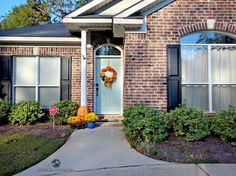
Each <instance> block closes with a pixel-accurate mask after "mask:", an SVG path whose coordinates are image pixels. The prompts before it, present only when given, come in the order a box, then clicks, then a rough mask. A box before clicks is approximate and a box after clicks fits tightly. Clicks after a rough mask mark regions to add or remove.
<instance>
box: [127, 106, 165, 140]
mask: <svg viewBox="0 0 236 176" xmlns="http://www.w3.org/2000/svg"><path fill="white" fill-rule="evenodd" d="M123 124H124V127H125V128H124V131H125V133H126V135H127V137H128V138H129V139H130V140H131V141H134V142H137V143H141V142H144V143H152V142H159V141H163V140H165V139H166V138H167V137H168V129H169V121H168V118H166V116H165V115H164V113H163V112H161V111H159V110H157V109H154V108H149V107H146V106H144V105H131V106H129V107H127V108H126V109H125V110H124V120H123Z"/></svg>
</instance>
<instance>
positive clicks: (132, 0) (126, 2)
mask: <svg viewBox="0 0 236 176" xmlns="http://www.w3.org/2000/svg"><path fill="white" fill-rule="evenodd" d="M141 1H142V0H122V1H120V2H118V3H116V4H115V5H113V6H111V7H109V8H108V9H106V10H104V11H102V12H101V13H99V15H116V14H118V13H120V12H122V11H124V10H125V9H127V8H129V7H131V6H133V5H135V4H137V3H139V2H141Z"/></svg>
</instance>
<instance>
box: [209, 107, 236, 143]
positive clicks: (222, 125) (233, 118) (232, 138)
mask: <svg viewBox="0 0 236 176" xmlns="http://www.w3.org/2000/svg"><path fill="white" fill-rule="evenodd" d="M211 130H212V133H214V134H216V135H218V136H219V137H220V139H221V140H222V141H229V142H232V143H235V142H236V108H235V107H232V106H230V107H229V108H228V109H227V110H220V111H218V112H217V113H216V114H215V116H214V117H212V119H211Z"/></svg>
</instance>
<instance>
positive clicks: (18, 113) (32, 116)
mask: <svg viewBox="0 0 236 176" xmlns="http://www.w3.org/2000/svg"><path fill="white" fill-rule="evenodd" d="M43 116H44V113H43V111H42V108H41V107H40V105H39V103H38V102H36V101H20V102H19V103H17V104H16V106H13V107H12V112H11V115H10V117H9V121H10V122H11V124H19V125H26V124H31V123H33V122H35V121H37V120H39V119H41V118H42V117H43Z"/></svg>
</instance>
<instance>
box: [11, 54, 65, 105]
mask: <svg viewBox="0 0 236 176" xmlns="http://www.w3.org/2000/svg"><path fill="white" fill-rule="evenodd" d="M17 57H35V59H36V62H35V64H36V65H35V68H36V69H35V84H34V85H21V84H15V81H16V80H15V74H16V58H17ZM44 57H47V56H14V57H13V74H12V103H13V104H16V102H15V88H16V87H22V88H27V87H33V88H35V101H37V102H39V88H41V87H42V88H44V87H45V88H59V90H60V89H61V85H60V82H61V57H57V56H48V57H49V58H59V68H58V72H59V77H58V83H59V84H57V85H55V84H53V85H46V84H39V74H40V73H39V66H40V63H39V60H40V58H44ZM59 98H60V97H59ZM43 108H47V107H45V106H43Z"/></svg>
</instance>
